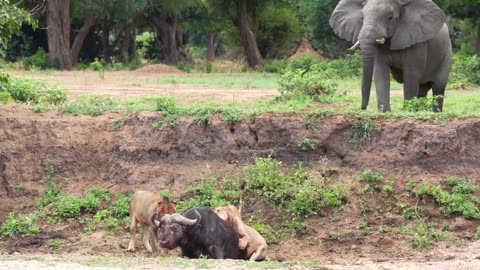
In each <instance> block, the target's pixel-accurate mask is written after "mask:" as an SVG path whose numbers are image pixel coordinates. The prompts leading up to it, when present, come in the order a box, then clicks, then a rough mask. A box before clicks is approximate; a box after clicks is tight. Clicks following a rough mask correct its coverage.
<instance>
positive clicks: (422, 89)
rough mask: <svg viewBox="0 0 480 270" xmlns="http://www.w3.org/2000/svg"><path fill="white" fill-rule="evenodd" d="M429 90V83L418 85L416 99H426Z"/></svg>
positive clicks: (430, 87)
mask: <svg viewBox="0 0 480 270" xmlns="http://www.w3.org/2000/svg"><path fill="white" fill-rule="evenodd" d="M430 89H432V83H431V82H428V83H425V84H422V85H420V90H419V91H418V97H419V98H424V97H426V96H427V94H428V91H430Z"/></svg>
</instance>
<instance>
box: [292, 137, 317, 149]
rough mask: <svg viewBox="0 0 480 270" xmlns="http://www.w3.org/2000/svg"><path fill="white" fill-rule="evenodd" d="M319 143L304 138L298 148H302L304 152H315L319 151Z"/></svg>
mask: <svg viewBox="0 0 480 270" xmlns="http://www.w3.org/2000/svg"><path fill="white" fill-rule="evenodd" d="M319 143H320V142H319V141H318V140H315V139H311V138H306V137H305V138H303V139H302V140H301V141H300V142H299V143H298V145H297V146H298V148H300V149H301V150H302V151H313V150H315V149H317V147H318V145H319Z"/></svg>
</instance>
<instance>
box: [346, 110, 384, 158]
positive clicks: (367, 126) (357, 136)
mask: <svg viewBox="0 0 480 270" xmlns="http://www.w3.org/2000/svg"><path fill="white" fill-rule="evenodd" d="M347 120H348V122H349V124H350V129H351V133H350V142H352V143H353V146H354V148H355V149H356V150H361V149H362V147H363V144H364V142H365V140H367V139H368V138H370V133H371V132H372V130H378V127H377V125H376V124H375V123H374V122H373V120H372V119H371V118H370V117H368V116H366V115H355V116H353V115H350V116H349V117H348V119H347Z"/></svg>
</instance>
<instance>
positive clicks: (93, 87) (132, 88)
mask: <svg viewBox="0 0 480 270" xmlns="http://www.w3.org/2000/svg"><path fill="white" fill-rule="evenodd" d="M11 73H12V74H13V75H16V76H21V77H26V78H35V79H42V80H45V81H48V82H50V83H54V84H57V85H60V86H62V87H64V88H66V89H68V92H69V93H68V94H69V98H76V97H78V96H79V95H108V96H111V97H115V98H117V99H119V100H128V99H132V98H140V97H145V96H158V95H170V96H176V97H179V98H180V99H181V102H184V103H191V102H196V101H212V100H213V101H218V102H224V101H226V102H231V101H232V100H234V101H246V100H248V101H255V100H260V99H264V98H268V97H274V96H277V95H279V92H278V91H277V90H275V89H216V88H202V87H192V86H189V85H181V84H154V83H151V81H154V80H156V79H158V78H162V77H167V78H170V77H172V76H185V75H182V74H165V73H163V74H159V73H152V72H141V71H115V72H105V73H104V78H103V79H102V78H101V77H100V75H99V72H98V71H52V72H47V73H45V72H37V73H32V72H27V71H12V72H11ZM208 76H214V75H211V74H210V75H208Z"/></svg>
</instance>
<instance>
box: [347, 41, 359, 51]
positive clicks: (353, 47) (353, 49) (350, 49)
mask: <svg viewBox="0 0 480 270" xmlns="http://www.w3.org/2000/svg"><path fill="white" fill-rule="evenodd" d="M358 47H360V40H358V41H357V42H355V44H353V46H352V47H350V48H349V49H348V50H349V51H351V52H353V51H355V50H356V49H358Z"/></svg>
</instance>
